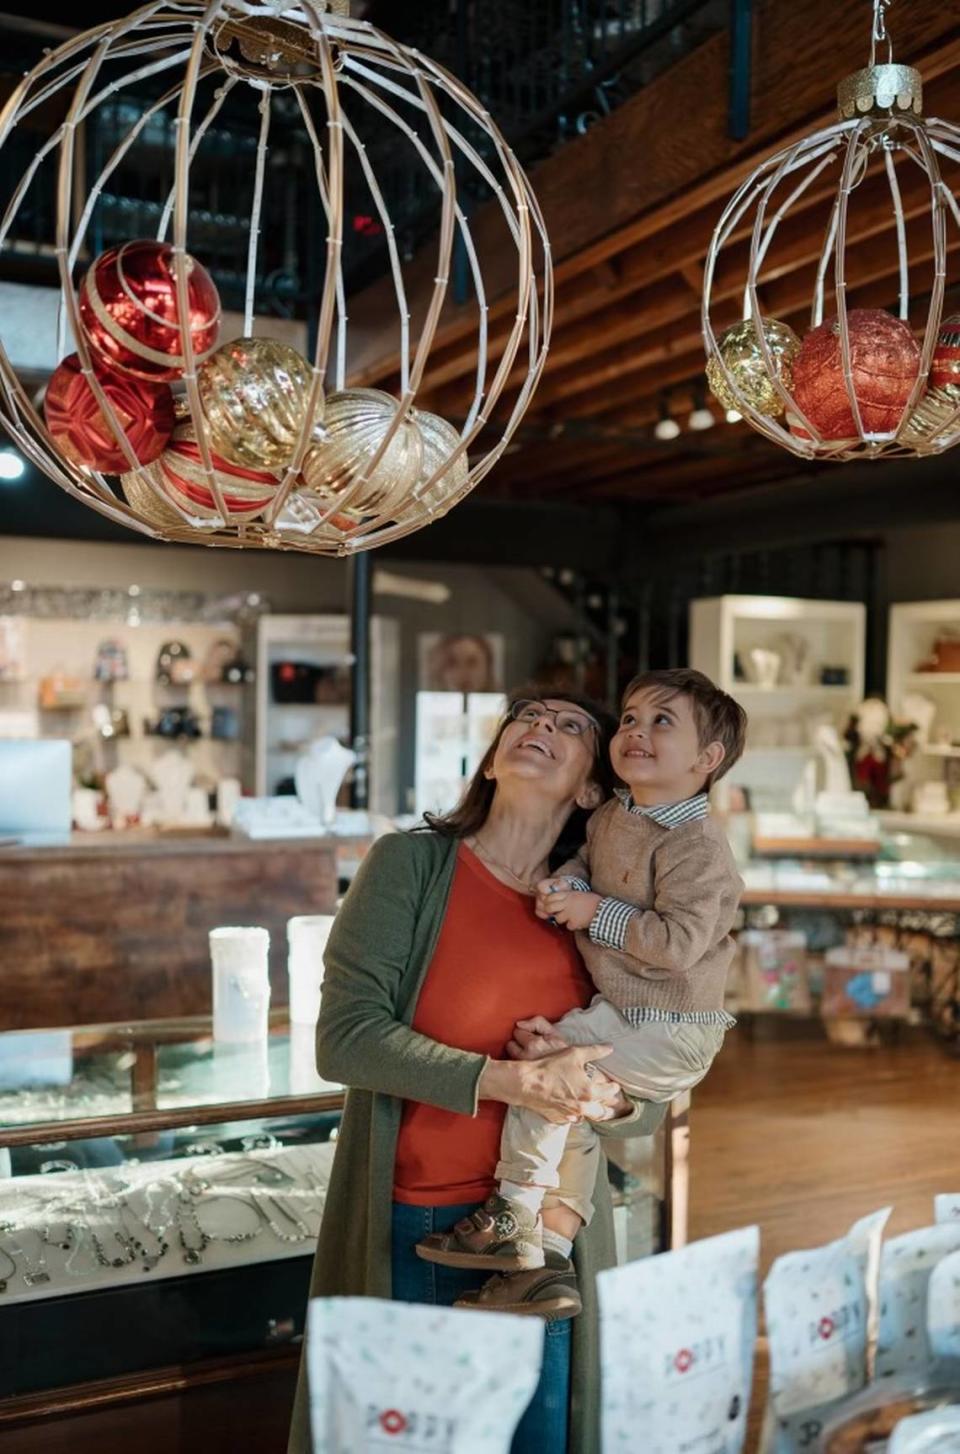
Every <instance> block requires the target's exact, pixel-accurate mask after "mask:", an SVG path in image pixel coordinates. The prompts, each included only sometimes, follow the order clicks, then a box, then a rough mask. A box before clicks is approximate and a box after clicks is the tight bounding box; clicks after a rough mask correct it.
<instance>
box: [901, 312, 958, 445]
mask: <svg viewBox="0 0 960 1454" xmlns="http://www.w3.org/2000/svg"><path fill="white" fill-rule="evenodd" d="M929 382H930V389H929V392H928V393H926V394H925V395H924V397H923V398H922V399H921V400H920V402H919V404H917V407H916V408H915V409H914V411H913V413H912V414H911V416H910V418H909V419H908V420H907V422H906V424H905V425H904V426H903V428H902V429H901V431H900V434H899V438H900V439H901V440H902V442H903V443H904V444H907V445H909V446H910V447H911V448H912V449H915V450H916V451H917V452H918V454H937V453H939V452H940V450H942V449H946V448H947V447H948V446H950V445H951V444H956V442H957V437H958V435H960V315H958V314H956V313H954V314H952V315H951V316H950V317H949V318H944V319H942V321H941V323H940V328H939V330H938V332H937V343H936V347H935V348H934V351H933V358H932V360H931V362H930V375H929Z"/></svg>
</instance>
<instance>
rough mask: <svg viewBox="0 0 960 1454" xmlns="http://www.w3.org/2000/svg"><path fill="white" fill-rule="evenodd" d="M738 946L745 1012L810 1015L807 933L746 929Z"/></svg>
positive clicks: (741, 1007) (742, 1005) (739, 939)
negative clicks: (772, 1011) (779, 1012)
mask: <svg viewBox="0 0 960 1454" xmlns="http://www.w3.org/2000/svg"><path fill="white" fill-rule="evenodd" d="M737 943H738V952H739V965H740V1001H739V1008H740V1009H741V1010H742V1011H746V1012H749V1011H754V1012H756V1011H764V1010H780V1011H788V1012H789V1011H792V1012H794V1013H796V1014H809V1012H810V1008H811V1000H810V982H809V978H808V975H807V940H806V935H805V934H802V933H800V932H799V930H791V929H745V930H744V931H743V932H742V933H741V934H740V935H739V936H738V941H737Z"/></svg>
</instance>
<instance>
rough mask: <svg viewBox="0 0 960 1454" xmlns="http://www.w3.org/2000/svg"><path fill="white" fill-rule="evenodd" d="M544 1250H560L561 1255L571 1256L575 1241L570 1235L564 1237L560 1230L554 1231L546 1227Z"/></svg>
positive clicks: (544, 1231)
mask: <svg viewBox="0 0 960 1454" xmlns="http://www.w3.org/2000/svg"><path fill="white" fill-rule="evenodd" d="M543 1250H544V1252H559V1254H560V1256H561V1257H569V1256H570V1253H571V1252H572V1251H573V1243H572V1242H571V1240H570V1238H569V1237H563V1236H561V1234H560V1233H559V1232H553V1231H551V1230H550V1228H549V1227H544V1229H543Z"/></svg>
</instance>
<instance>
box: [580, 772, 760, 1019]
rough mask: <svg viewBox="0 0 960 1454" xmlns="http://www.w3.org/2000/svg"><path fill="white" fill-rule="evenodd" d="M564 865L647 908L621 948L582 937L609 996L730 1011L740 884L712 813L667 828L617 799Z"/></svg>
mask: <svg viewBox="0 0 960 1454" xmlns="http://www.w3.org/2000/svg"><path fill="white" fill-rule="evenodd" d="M557 872H558V873H559V874H566V875H575V876H577V877H580V878H584V879H586V880H587V881H588V882H589V884H590V886H591V888H592V889H593V890H594V892H595V893H598V894H602V895H603V896H604V897H610V898H614V899H621V900H622V901H624V902H626V903H629V904H633V905H634V906H635V907H636V908H637V909H639V910H640V911H641V912H639V913H636V914H633V915H631V917H630V920H629V923H628V924H627V929H626V937H625V941H624V947H623V949H622V950H619V949H611V948H608V947H606V946H605V945H602V944H596V943H594V942H593V940H592V939H591V938H590V935H589V932H581V933H578V934H577V943H578V945H579V948H580V952H581V953H582V955H583V958H584V962H585V963H586V966H587V968H588V970H589V971H590V975H591V977H592V979H593V982H594V984H595V985H596V987H597V989H598V990H599V991H600V993H601V994H602V995H604V996H605V997H606V998H607V999H608V1000H611V1001H612V1002H613V1004H615V1005H616V1006H618V1008H620V1009H631V1008H635V1007H636V1008H645V1009H655V1010H664V1011H678V1012H680V1013H683V1014H689V1013H693V1012H700V1011H704V1010H720V1009H722V1008H723V991H724V985H725V982H726V977H727V970H728V969H729V967H730V961H731V960H732V958H733V951H734V943H733V939H732V937H731V932H730V931H731V929H732V928H733V924H734V918H735V916H736V912H737V905H738V904H739V901H740V895H741V893H742V891H743V881H742V880H741V878H740V875H739V874H738V872H737V868H736V864H735V862H734V858H733V854H732V852H731V850H730V845H729V843H728V842H727V837H726V834H725V833H724V831H723V829H722V828H721V827H719V826H718V825H717V824H716V823H715V822H714V821H713V819H711V818H709V817H708V818H704V819H702V820H701V821H699V822H694V823H684V824H681V825H680V826H679V827H677V828H666V827H663V826H661V825H660V824H659V823H655V822H654V821H653V819H652V818H647V817H644V816H643V815H642V814H640V813H631V812H629V811H628V810H627V809H626V808H625V807H624V806H623V804H622V803H621V802H619V801H618V799H616V798H611V799H610V801H609V802H607V803H604V805H603V807H602V808H598V809H597V811H596V812H595V813H594V815H593V817H592V818H591V819H590V822H589V823H588V825H587V841H586V844H585V845H584V848H583V849H582V850H581V853H580V856H579V858H578V859H576V860H573V861H572V862H570V863H567V864H565V865H564V866H563V868H561V869H558V870H557Z"/></svg>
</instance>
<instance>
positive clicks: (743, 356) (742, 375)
mask: <svg viewBox="0 0 960 1454" xmlns="http://www.w3.org/2000/svg"><path fill="white" fill-rule="evenodd" d="M760 322H761V325H762V327H763V336H764V338H765V339H766V342H767V347H768V348H769V350H770V353H771V354H772V356H773V363H774V368H775V370H776V377H777V378H778V379H779V381H780V383H781V384H782V386H783V388H784V389H786V391H787V393H789V392H790V388H791V385H792V382H793V371H792V365H793V360H794V359H795V358H796V356H797V354H798V353H799V352H800V340H799V338H798V337H797V335H796V334H795V333H794V331H793V329H792V328H790V327H789V325H788V324H786V323H780V322H779V321H778V320H777V319H776V318H762V319H761V320H760ZM717 348H718V349H719V357H718V356H717V355H716V354H712V355H711V357H710V359H709V360H708V362H707V383H708V384H709V385H710V392H711V393H712V395H713V397H714V398H715V399H716V401H717V403H718V404H719V405H720V406H721V407H722V408H724V409H735V410H736V411H737V412H738V413H740V412H742V408H743V401H742V400H741V399H738V398H737V396H736V394H735V393H734V392H733V389H732V388H731V386H730V380H731V379H732V380H733V382H734V383H735V384H736V386H737V388H738V389H739V390H740V392H741V394H742V395H743V397H744V399H746V401H747V403H748V404H750V405H751V407H752V408H754V409H755V410H756V411H757V413H758V414H764V415H766V416H767V418H769V419H776V418H778V417H779V416H780V415H781V414H782V413H783V412H784V409H785V405H784V402H783V400H782V399H781V397H780V395H779V394H778V393H777V388H776V385H775V383H774V381H773V379H772V378H771V377H770V373H769V371H768V369H767V365H766V361H765V360H764V357H763V351H762V349H761V347H760V340H759V338H758V336H757V328H756V324H755V322H754V320H753V319H752V318H744V319H741V321H740V322H739V323H735V324H734V325H733V327H732V328H728V329H727V330H726V332H725V333H723V334H721V336H720V338H719V339H718V340H717Z"/></svg>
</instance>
